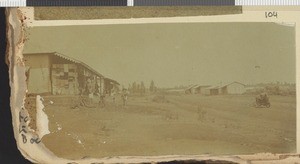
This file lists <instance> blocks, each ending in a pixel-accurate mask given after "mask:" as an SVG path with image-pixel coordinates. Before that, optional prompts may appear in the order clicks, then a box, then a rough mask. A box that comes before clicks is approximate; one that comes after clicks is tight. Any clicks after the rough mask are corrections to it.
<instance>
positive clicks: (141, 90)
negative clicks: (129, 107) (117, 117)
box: [140, 81, 146, 95]
mask: <svg viewBox="0 0 300 164" xmlns="http://www.w3.org/2000/svg"><path fill="white" fill-rule="evenodd" d="M140 93H141V95H144V94H145V93H146V87H145V85H144V82H143V81H142V82H141V88H140Z"/></svg>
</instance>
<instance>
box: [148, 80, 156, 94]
mask: <svg viewBox="0 0 300 164" xmlns="http://www.w3.org/2000/svg"><path fill="white" fill-rule="evenodd" d="M149 90H150V92H155V90H156V87H155V84H154V81H153V80H152V81H151V83H150V87H149Z"/></svg>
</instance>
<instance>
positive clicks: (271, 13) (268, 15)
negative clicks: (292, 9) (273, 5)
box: [265, 11, 278, 18]
mask: <svg viewBox="0 0 300 164" xmlns="http://www.w3.org/2000/svg"><path fill="white" fill-rule="evenodd" d="M265 17H266V18H278V13H277V12H276V11H268V12H265Z"/></svg>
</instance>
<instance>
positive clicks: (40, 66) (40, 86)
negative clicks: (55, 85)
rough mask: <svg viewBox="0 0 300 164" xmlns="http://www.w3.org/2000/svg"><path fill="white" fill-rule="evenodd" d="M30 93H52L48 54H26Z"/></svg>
mask: <svg viewBox="0 0 300 164" xmlns="http://www.w3.org/2000/svg"><path fill="white" fill-rule="evenodd" d="M24 58H25V66H26V76H27V87H28V88H27V89H28V93H34V94H41V93H51V79H50V62H51V61H50V58H49V55H48V54H24Z"/></svg>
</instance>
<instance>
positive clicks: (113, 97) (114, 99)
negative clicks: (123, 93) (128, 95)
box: [110, 90, 116, 104]
mask: <svg viewBox="0 0 300 164" xmlns="http://www.w3.org/2000/svg"><path fill="white" fill-rule="evenodd" d="M110 95H111V97H112V101H113V103H114V104H115V102H116V92H115V90H112V91H111V94H110Z"/></svg>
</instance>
